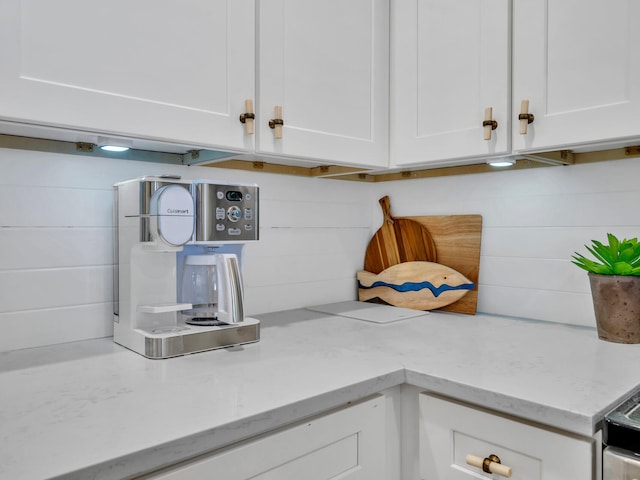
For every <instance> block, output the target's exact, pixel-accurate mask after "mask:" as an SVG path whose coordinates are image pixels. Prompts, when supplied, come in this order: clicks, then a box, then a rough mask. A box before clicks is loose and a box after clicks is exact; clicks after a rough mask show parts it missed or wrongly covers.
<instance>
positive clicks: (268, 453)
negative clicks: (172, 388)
mask: <svg viewBox="0 0 640 480" xmlns="http://www.w3.org/2000/svg"><path fill="white" fill-rule="evenodd" d="M385 422H386V406H385V397H384V396H382V395H379V396H376V397H374V398H372V399H370V400H366V401H364V402H362V403H358V404H356V405H353V406H350V407H346V408H344V409H341V410H338V411H335V412H333V413H330V414H327V415H324V416H321V417H318V418H315V419H313V420H309V421H306V422H304V423H301V424H299V425H297V426H295V427H290V428H286V429H284V430H281V431H279V432H277V433H272V434H267V435H265V436H262V437H259V438H257V439H255V440H250V441H247V442H245V443H242V444H239V445H236V446H232V447H229V448H227V449H224V450H222V451H218V452H214V453H212V454H210V455H206V456H202V457H199V458H197V459H195V460H192V461H189V462H185V463H184V464H180V465H177V466H174V467H170V468H168V469H165V470H163V471H161V472H156V473H154V474H150V475H146V476H144V477H140V480H142V479H144V480H201V479H204V478H216V479H220V480H244V479H252V480H289V479H291V480H294V479H305V480H328V479H333V478H340V479H345V480H347V479H348V480H388V478H386V475H387V473H386V465H385V462H386V460H385V458H386V452H385V447H386V441H387V439H386V438H385V429H386V423H385Z"/></svg>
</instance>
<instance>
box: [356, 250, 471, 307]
mask: <svg viewBox="0 0 640 480" xmlns="http://www.w3.org/2000/svg"><path fill="white" fill-rule="evenodd" d="M356 276H357V279H358V299H359V300H360V301H363V302H364V301H367V300H371V299H373V298H379V299H381V300H384V301H385V302H387V303H388V304H390V305H394V306H396V307H403V308H412V309H414V310H433V309H435V308H440V307H444V306H446V305H449V304H450V303H453V302H455V301H457V300H459V299H460V298H462V297H463V296H464V295H466V293H467V292H469V291H470V290H473V289H474V288H475V286H476V285H475V283H473V282H472V281H471V280H469V279H468V278H466V277H465V276H464V275H462V274H461V273H459V272H457V271H455V270H454V269H453V268H449V267H447V266H446V265H441V264H439V263H434V262H419V261H418V262H404V263H399V264H398V265H393V266H391V267H389V268H387V269H386V270H384V271H382V272H381V273H379V274H377V275H376V274H375V273H371V272H367V271H366V270H359V271H358V272H357V275H356Z"/></svg>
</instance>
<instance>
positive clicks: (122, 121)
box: [0, 0, 255, 150]
mask: <svg viewBox="0 0 640 480" xmlns="http://www.w3.org/2000/svg"><path fill="white" fill-rule="evenodd" d="M254 10H255V7H254V2H253V0H182V1H170V0H109V1H101V2H100V1H86V0H57V1H55V2H52V1H49V0H3V1H2V2H0V45H1V46H0V85H2V88H0V119H5V120H12V121H19V122H27V123H36V124H42V125H53V126H60V127H65V128H72V129H80V130H84V131H95V132H105V133H112V134H119V135H125V136H133V137H142V138H149V139H159V140H164V141H170V142H178V143H183V144H188V145H195V146H205V147H206V146H209V147H216V148H233V149H238V150H246V149H252V148H253V138H252V137H251V136H246V135H245V134H244V130H243V125H242V124H241V123H240V122H239V115H240V113H242V111H243V109H244V100H245V99H246V98H249V99H252V98H253V97H254V79H255V66H254V58H255V57H254V50H255V46H254V38H255V34H254V18H255V12H254Z"/></svg>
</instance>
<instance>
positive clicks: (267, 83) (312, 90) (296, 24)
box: [256, 0, 389, 167]
mask: <svg viewBox="0 0 640 480" xmlns="http://www.w3.org/2000/svg"><path fill="white" fill-rule="evenodd" d="M388 5H389V2H388V0H350V1H348V2H345V1H342V0H323V1H318V0H263V1H262V2H259V8H260V12H259V16H260V21H259V29H260V33H259V35H260V38H259V67H258V69H259V79H258V92H259V93H258V98H259V117H260V118H259V121H258V126H257V127H256V130H257V134H258V135H259V138H258V142H259V143H258V147H257V150H258V152H261V153H268V154H276V155H282V156H286V157H302V158H310V159H321V160H323V161H325V162H326V163H328V164H331V163H341V164H347V165H348V164H352V165H367V166H374V167H375V166H378V167H386V166H387V161H388V98H389V91H388V88H389V82H388V64H389V48H388V45H389V8H388ZM276 106H280V107H282V116H283V122H284V125H283V127H282V138H281V139H276V138H275V136H274V132H275V130H272V129H271V128H270V127H269V125H268V120H269V119H270V118H274V109H275V107H276Z"/></svg>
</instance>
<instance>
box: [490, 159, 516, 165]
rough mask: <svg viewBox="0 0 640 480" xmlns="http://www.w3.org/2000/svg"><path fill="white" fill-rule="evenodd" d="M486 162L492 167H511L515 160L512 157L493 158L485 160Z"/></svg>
mask: <svg viewBox="0 0 640 480" xmlns="http://www.w3.org/2000/svg"><path fill="white" fill-rule="evenodd" d="M487 163H488V164H489V165H491V166H492V167H512V166H513V165H515V163H516V160H515V158H512V157H503V158H495V159H493V160H487Z"/></svg>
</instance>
